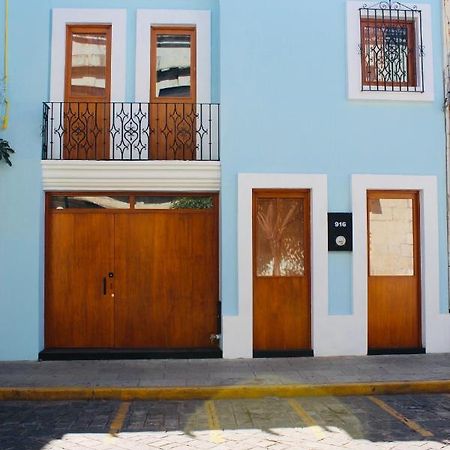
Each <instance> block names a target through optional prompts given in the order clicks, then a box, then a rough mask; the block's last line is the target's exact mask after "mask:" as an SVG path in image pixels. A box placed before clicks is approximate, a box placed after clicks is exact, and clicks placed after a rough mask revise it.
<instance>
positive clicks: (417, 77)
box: [359, 0, 425, 92]
mask: <svg viewBox="0 0 450 450" xmlns="http://www.w3.org/2000/svg"><path fill="white" fill-rule="evenodd" d="M359 18H360V28H361V43H360V50H361V90H362V91H391V92H392V91H393V92H395V91H401V92H424V89H425V86H424V77H423V56H424V53H423V35H422V11H421V10H419V9H418V8H417V6H407V5H404V4H402V3H400V2H394V1H391V0H389V1H381V2H378V3H376V4H374V5H372V6H369V5H367V4H364V5H363V7H362V8H360V9H359Z"/></svg>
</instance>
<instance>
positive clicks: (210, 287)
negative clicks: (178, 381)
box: [45, 194, 218, 349]
mask: <svg viewBox="0 0 450 450" xmlns="http://www.w3.org/2000/svg"><path fill="white" fill-rule="evenodd" d="M217 201H218V199H217V196H216V195H209V194H208V195H204V194H203V195H201V196H186V195H164V194H163V195H154V194H152V195H149V194H145V195H136V194H133V195H123V194H118V195H95V196H94V195H92V194H89V195H83V194H73V195H49V197H48V200H47V206H48V216H47V224H48V226H47V265H46V270H47V276H46V311H45V324H46V325H45V327H46V348H80V347H81V348H130V349H131V348H157V349H171V348H172V349H173V348H211V347H214V346H217V343H215V342H211V339H210V337H211V335H213V334H216V333H217V332H218V330H217V327H218V320H217V316H218V234H217V230H218V228H217V227H218V216H217Z"/></svg>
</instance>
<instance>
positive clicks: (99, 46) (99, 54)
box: [70, 32, 108, 97]
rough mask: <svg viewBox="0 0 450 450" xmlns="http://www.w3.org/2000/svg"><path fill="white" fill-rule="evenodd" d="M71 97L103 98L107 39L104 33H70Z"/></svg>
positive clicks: (105, 87)
mask: <svg viewBox="0 0 450 450" xmlns="http://www.w3.org/2000/svg"><path fill="white" fill-rule="evenodd" d="M71 41H72V42H71V44H72V54H71V61H72V67H71V77H70V93H71V95H72V96H80V97H84V96H86V97H87V96H89V97H104V96H105V93H106V89H107V86H106V66H107V54H108V49H107V45H108V39H107V35H106V34H104V33H81V32H80V33H78V32H73V33H71Z"/></svg>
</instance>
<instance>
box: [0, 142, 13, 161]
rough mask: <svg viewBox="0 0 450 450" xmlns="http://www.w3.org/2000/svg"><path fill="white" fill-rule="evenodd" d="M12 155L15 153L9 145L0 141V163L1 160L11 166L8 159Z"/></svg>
mask: <svg viewBox="0 0 450 450" xmlns="http://www.w3.org/2000/svg"><path fill="white" fill-rule="evenodd" d="M12 153H15V152H14V150H13V149H12V148H11V146H10V145H9V142H8V141H5V140H4V139H0V161H1V160H2V159H3V160H4V161H5V163H6V164H8V166H12V163H11V159H10V157H11V154H12Z"/></svg>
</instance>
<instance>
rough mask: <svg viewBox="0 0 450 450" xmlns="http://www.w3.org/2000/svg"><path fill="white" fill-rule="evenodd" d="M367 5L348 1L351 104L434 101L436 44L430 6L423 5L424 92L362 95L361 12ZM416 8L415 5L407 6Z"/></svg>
mask: <svg viewBox="0 0 450 450" xmlns="http://www.w3.org/2000/svg"><path fill="white" fill-rule="evenodd" d="M367 3H368V2H363V1H352V0H350V1H347V82H348V86H347V89H348V98H349V99H351V100H393V101H433V100H434V75H433V73H434V72H433V41H432V28H431V26H432V24H431V5H429V4H425V3H420V4H417V8H418V9H419V10H421V11H422V29H423V46H424V51H425V54H424V56H423V69H424V80H423V81H424V86H425V92H374V91H372V92H367V91H361V56H360V50H359V44H360V40H361V37H360V25H359V8H362V7H363V5H364V4H367ZM405 5H406V6H411V7H413V6H414V5H416V4H408V3H405Z"/></svg>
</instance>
